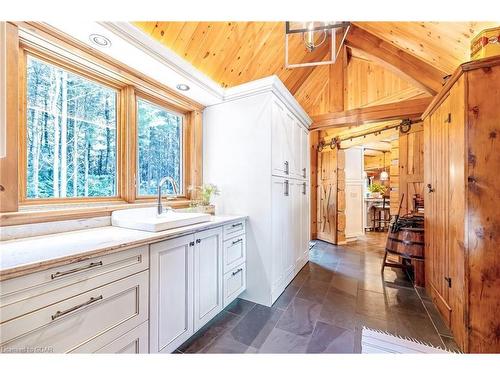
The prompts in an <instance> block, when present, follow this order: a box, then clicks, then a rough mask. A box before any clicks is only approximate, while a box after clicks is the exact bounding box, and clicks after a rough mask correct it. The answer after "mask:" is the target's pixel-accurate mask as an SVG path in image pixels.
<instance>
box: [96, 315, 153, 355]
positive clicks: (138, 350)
mask: <svg viewBox="0 0 500 375" xmlns="http://www.w3.org/2000/svg"><path fill="white" fill-rule="evenodd" d="M148 332H149V324H148V322H147V321H146V322H144V323H142V324H141V325H140V326H138V327H135V328H134V329H132V330H131V331H128V332H127V333H125V334H124V335H122V336H120V337H118V338H117V339H115V340H113V341H112V342H110V343H109V344H107V345H105V346H103V347H102V348H100V349H99V350H96V351H94V353H106V354H145V353H148V352H149V350H148V349H149V334H148Z"/></svg>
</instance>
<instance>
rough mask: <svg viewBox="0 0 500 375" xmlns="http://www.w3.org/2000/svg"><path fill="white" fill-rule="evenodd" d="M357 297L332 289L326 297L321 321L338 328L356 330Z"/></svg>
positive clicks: (320, 317)
mask: <svg viewBox="0 0 500 375" xmlns="http://www.w3.org/2000/svg"><path fill="white" fill-rule="evenodd" d="M355 318H356V297H355V296H352V295H350V294H347V293H343V292H338V291H335V290H334V289H330V291H329V292H328V294H327V295H326V297H325V300H324V302H323V306H322V308H321V312H320V316H319V319H320V320H321V321H323V322H327V323H330V324H333V325H335V326H338V327H342V328H347V329H354V326H355V323H356V320H355Z"/></svg>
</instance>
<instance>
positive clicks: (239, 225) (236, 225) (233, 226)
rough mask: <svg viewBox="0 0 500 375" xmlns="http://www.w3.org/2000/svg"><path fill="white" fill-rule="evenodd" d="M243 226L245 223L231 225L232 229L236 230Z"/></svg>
mask: <svg viewBox="0 0 500 375" xmlns="http://www.w3.org/2000/svg"><path fill="white" fill-rule="evenodd" d="M241 226H243V223H237V224H233V225H231V228H236V227H241Z"/></svg>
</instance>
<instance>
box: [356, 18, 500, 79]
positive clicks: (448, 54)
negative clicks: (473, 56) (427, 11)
mask: <svg viewBox="0 0 500 375" xmlns="http://www.w3.org/2000/svg"><path fill="white" fill-rule="evenodd" d="M355 25H356V26H358V27H360V28H363V29H364V30H366V31H368V32H370V33H372V34H374V35H376V36H378V37H379V38H381V39H383V40H385V41H387V42H389V43H391V44H392V45H394V46H395V47H398V48H401V49H402V50H404V51H406V52H408V53H409V54H411V55H413V56H415V57H417V58H418V59H420V60H422V61H425V62H427V63H428V64H432V65H434V66H436V68H438V69H439V70H441V71H443V72H445V73H447V74H451V73H453V71H454V70H455V69H456V68H457V67H458V66H459V65H460V64H462V63H464V62H466V61H469V60H470V44H471V41H472V39H473V38H474V36H476V35H477V34H478V33H479V32H480V31H481V30H484V29H487V28H490V27H495V26H498V25H500V22H435V21H433V22H355Z"/></svg>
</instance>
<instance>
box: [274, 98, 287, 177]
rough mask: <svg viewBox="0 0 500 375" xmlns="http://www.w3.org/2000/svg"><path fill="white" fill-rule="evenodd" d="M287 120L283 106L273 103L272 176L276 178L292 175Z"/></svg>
mask: <svg viewBox="0 0 500 375" xmlns="http://www.w3.org/2000/svg"><path fill="white" fill-rule="evenodd" d="M287 119H288V117H287V116H286V112H285V108H284V107H283V105H282V104H281V103H279V102H277V101H273V102H272V108H271V140H272V142H271V149H272V151H271V158H272V174H273V175H275V176H286V175H288V174H290V159H289V153H288V149H289V147H288V145H287V142H288V141H287V137H289V135H288V134H287V133H288V131H287V125H288V123H287Z"/></svg>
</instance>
